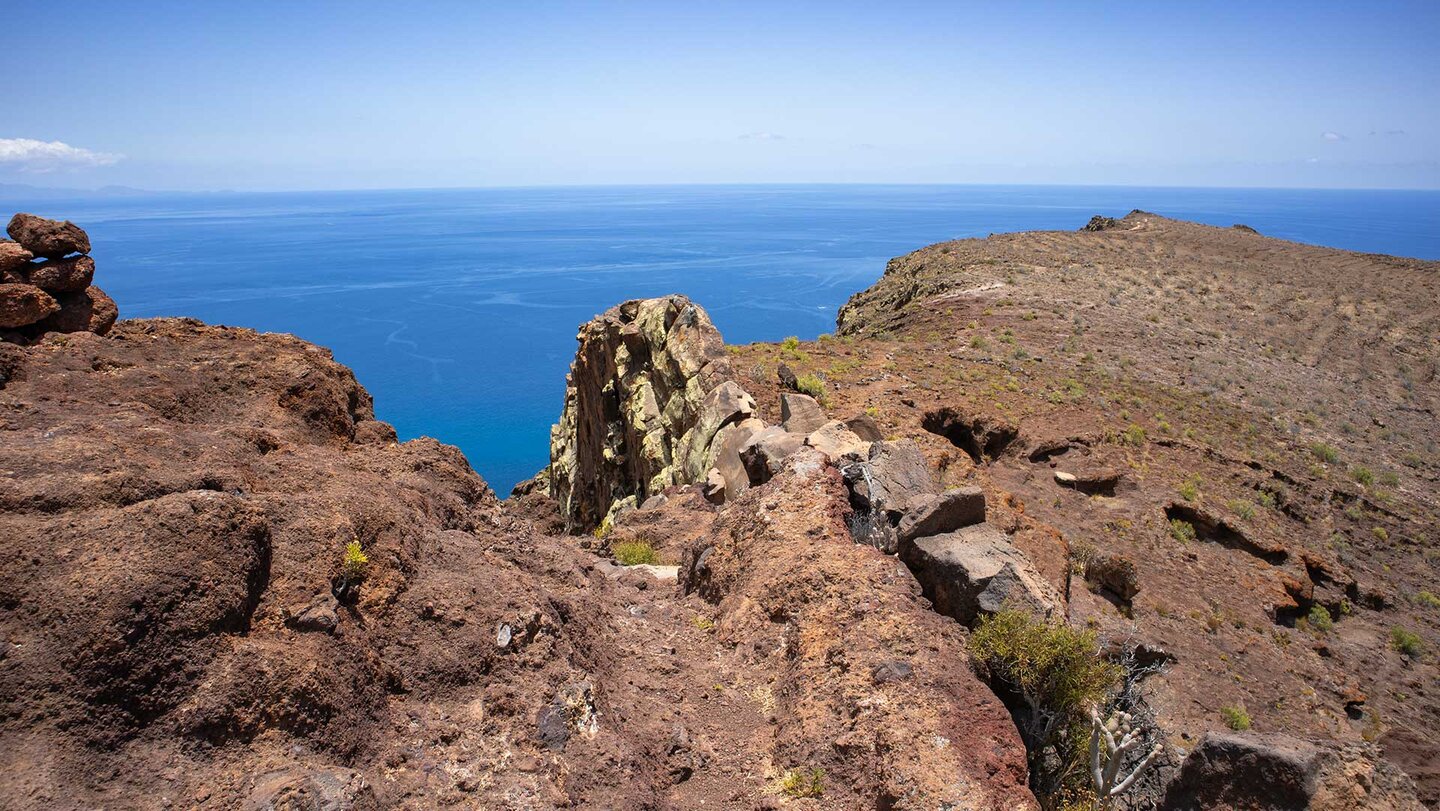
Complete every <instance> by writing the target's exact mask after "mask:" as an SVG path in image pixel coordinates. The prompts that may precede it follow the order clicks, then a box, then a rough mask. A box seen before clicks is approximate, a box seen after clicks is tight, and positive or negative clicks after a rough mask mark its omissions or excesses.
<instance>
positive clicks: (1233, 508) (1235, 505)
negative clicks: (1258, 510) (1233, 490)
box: [1227, 498, 1255, 521]
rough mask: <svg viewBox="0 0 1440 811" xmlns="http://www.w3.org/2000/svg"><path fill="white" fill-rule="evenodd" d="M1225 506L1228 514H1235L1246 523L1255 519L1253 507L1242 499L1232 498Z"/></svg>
mask: <svg viewBox="0 0 1440 811" xmlns="http://www.w3.org/2000/svg"><path fill="white" fill-rule="evenodd" d="M1227 506H1228V507H1229V508H1230V512H1232V513H1235V514H1236V515H1238V516H1240V517H1241V518H1243V519H1245V520H1246V521H1249V520H1250V519H1251V518H1254V517H1255V505H1254V504H1251V503H1250V502H1248V501H1246V500H1245V499H1243V498H1232V499H1230V502H1229V503H1228V504H1227Z"/></svg>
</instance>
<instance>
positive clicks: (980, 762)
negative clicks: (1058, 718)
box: [680, 448, 1036, 809]
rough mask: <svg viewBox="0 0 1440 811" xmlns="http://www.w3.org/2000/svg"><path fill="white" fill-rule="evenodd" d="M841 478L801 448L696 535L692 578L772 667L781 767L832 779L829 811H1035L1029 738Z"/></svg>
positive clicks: (725, 623)
mask: <svg viewBox="0 0 1440 811" xmlns="http://www.w3.org/2000/svg"><path fill="white" fill-rule="evenodd" d="M848 498H849V496H848V494H847V492H846V488H845V485H844V482H843V480H842V478H841V476H840V474H839V472H838V471H837V470H836V469H835V467H834V466H832V465H830V464H828V463H827V460H826V458H825V457H824V455H823V454H821V453H820V452H819V451H817V450H815V449H812V448H800V449H799V450H797V451H796V452H795V453H793V454H792V455H790V456H789V457H788V458H787V459H786V460H785V462H784V464H783V466H782V469H781V471H780V473H779V474H778V475H777V476H775V478H774V479H772V480H771V481H770V482H768V483H767V484H766V485H764V486H763V487H760V488H755V489H752V490H750V491H748V492H747V493H745V494H744V495H742V496H741V497H740V498H739V500H738V501H736V502H735V503H734V504H732V505H730V506H728V507H727V508H726V509H725V510H724V511H722V512H720V513H719V514H718V515H717V516H716V517H715V519H714V526H713V528H712V529H711V530H710V531H709V532H708V533H705V534H702V535H698V536H697V537H696V538H695V539H694V540H693V541H692V542H691V547H690V550H689V552H688V553H687V555H686V557H685V561H684V563H683V564H682V566H681V570H680V576H681V580H682V584H683V587H684V588H686V589H687V590H688V591H691V592H694V593H697V594H699V595H700V596H702V597H703V598H704V599H706V600H708V601H710V602H712V603H714V604H715V606H716V612H717V614H716V632H717V633H718V634H720V635H721V637H722V638H723V639H724V640H727V641H729V642H731V643H734V644H738V645H743V646H744V649H745V650H747V651H750V653H749V654H748V655H749V656H751V657H754V658H757V659H759V660H761V661H763V662H764V663H765V664H766V666H767V667H771V668H774V671H773V672H774V673H775V682H774V686H773V688H772V689H773V693H774V695H775V697H776V699H777V700H778V701H777V709H776V711H775V722H774V724H775V726H774V729H775V739H774V743H773V744H772V747H773V752H774V756H773V760H774V761H775V762H776V763H778V764H781V765H782V766H784V767H788V766H789V765H792V764H805V765H807V766H813V767H817V768H821V769H823V770H824V772H825V776H826V777H825V781H826V782H825V807H834V808H890V809H934V808H957V809H959V808H965V809H992V808H1005V809H1027V808H1034V807H1036V806H1035V801H1034V798H1033V797H1032V796H1031V794H1030V792H1029V789H1028V788H1027V786H1026V766H1025V755H1024V747H1023V746H1022V745H1021V743H1020V741H1019V737H1018V733H1017V732H1016V730H1015V727H1014V724H1013V723H1012V722H1011V720H1010V717H1009V715H1008V713H1007V711H1006V710H1005V708H1004V706H1003V705H1002V704H1001V703H1000V700H999V699H998V698H996V697H995V696H994V694H992V693H991V692H990V691H989V689H988V688H986V687H985V685H984V684H983V683H981V682H980V681H979V679H978V678H977V677H976V676H975V674H974V673H973V672H972V671H971V670H970V668H968V667H965V666H963V665H957V663H963V662H965V661H966V653H965V647H964V644H965V643H964V640H963V635H962V632H961V629H960V627H959V626H958V625H956V624H955V623H953V622H950V621H948V620H946V619H945V618H943V617H941V616H939V615H938V614H936V613H934V612H933V611H932V610H930V609H929V608H928V607H927V606H925V605H924V604H923V603H922V602H921V601H920V600H919V596H920V595H919V587H918V586H917V584H916V582H915V580H914V578H912V577H911V576H910V574H909V572H907V571H906V570H905V568H904V566H903V565H901V564H900V563H899V562H898V561H896V560H895V559H894V558H893V557H889V556H886V555H881V554H878V553H877V552H876V551H875V550H874V549H871V548H868V547H865V546H860V545H856V544H855V543H853V542H852V541H851V539H850V537H849V533H848V531H847V530H846V528H845V526H844V523H843V521H842V520H841V519H842V516H843V515H844V514H846V513H847V512H848V510H849V507H848Z"/></svg>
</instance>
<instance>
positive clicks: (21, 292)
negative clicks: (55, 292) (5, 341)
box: [0, 284, 60, 329]
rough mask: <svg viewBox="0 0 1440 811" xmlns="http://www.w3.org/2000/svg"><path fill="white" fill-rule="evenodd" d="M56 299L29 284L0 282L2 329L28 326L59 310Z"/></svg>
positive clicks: (0, 322)
mask: <svg viewBox="0 0 1440 811" xmlns="http://www.w3.org/2000/svg"><path fill="white" fill-rule="evenodd" d="M59 309H60V305H59V304H58V303H56V301H55V299H54V298H52V297H51V296H50V294H49V293H46V292H45V291H44V290H41V289H40V288H38V287H34V286H32V285H28V284H0V329H14V328H16V327H28V326H30V325H31V324H34V323H35V322H37V321H39V320H41V319H43V318H45V317H46V316H48V315H50V314H51V313H55V312H57V311H59Z"/></svg>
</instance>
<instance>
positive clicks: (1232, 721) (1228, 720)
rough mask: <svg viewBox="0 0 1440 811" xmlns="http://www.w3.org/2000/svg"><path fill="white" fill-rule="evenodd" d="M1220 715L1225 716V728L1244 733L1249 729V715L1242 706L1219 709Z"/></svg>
mask: <svg viewBox="0 0 1440 811" xmlns="http://www.w3.org/2000/svg"><path fill="white" fill-rule="evenodd" d="M1220 714H1221V715H1223V716H1225V726H1228V727H1230V728H1231V729H1233V730H1235V731H1236V732H1244V731H1245V730H1247V729H1249V728H1250V713H1249V712H1248V711H1247V710H1246V709H1245V705H1244V704H1232V705H1231V706H1229V707H1221V708H1220Z"/></svg>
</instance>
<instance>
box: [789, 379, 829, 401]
mask: <svg viewBox="0 0 1440 811" xmlns="http://www.w3.org/2000/svg"><path fill="white" fill-rule="evenodd" d="M795 388H797V389H799V390H800V393H801V394H808V395H810V396H811V397H814V398H815V399H816V400H817V401H819V402H820V403H821V404H822V405H826V404H828V403H829V397H828V396H826V392H825V381H824V380H822V379H820V376H819V375H815V374H803V375H800V377H799V379H797V380H796V381H795Z"/></svg>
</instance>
